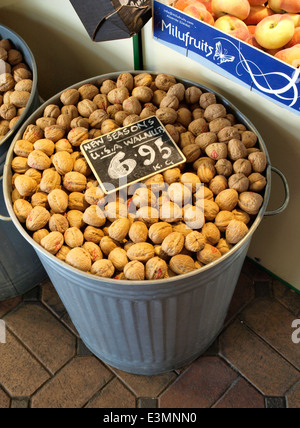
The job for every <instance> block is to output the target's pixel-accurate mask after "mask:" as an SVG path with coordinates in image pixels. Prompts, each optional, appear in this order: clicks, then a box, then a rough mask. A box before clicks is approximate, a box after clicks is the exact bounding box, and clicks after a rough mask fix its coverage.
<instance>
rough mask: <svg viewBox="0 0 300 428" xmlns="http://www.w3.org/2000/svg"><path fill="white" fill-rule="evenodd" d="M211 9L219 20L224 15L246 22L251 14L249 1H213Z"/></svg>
mask: <svg viewBox="0 0 300 428" xmlns="http://www.w3.org/2000/svg"><path fill="white" fill-rule="evenodd" d="M211 8H212V12H213V14H214V15H215V16H216V17H217V18H220V17H221V16H223V15H231V16H235V17H236V18H239V19H241V20H244V19H246V18H248V16H249V13H250V4H249V2H248V0H212V2H211Z"/></svg>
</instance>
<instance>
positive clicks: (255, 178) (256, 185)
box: [247, 172, 267, 192]
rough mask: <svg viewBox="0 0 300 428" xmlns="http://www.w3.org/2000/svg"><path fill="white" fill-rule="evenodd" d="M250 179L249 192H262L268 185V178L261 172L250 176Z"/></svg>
mask: <svg viewBox="0 0 300 428" xmlns="http://www.w3.org/2000/svg"><path fill="white" fill-rule="evenodd" d="M248 179H249V183H250V186H249V190H251V192H261V191H262V190H263V189H264V188H265V187H266V185H267V180H266V178H265V177H264V176H263V175H261V174H260V173H259V172H254V173H253V174H251V175H249V177H248ZM247 190H248V189H247Z"/></svg>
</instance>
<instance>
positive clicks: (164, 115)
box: [156, 107, 177, 125]
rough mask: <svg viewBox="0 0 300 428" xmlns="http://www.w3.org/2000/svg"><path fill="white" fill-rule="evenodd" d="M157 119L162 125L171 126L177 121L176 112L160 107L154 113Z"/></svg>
mask: <svg viewBox="0 0 300 428" xmlns="http://www.w3.org/2000/svg"><path fill="white" fill-rule="evenodd" d="M156 116H157V118H158V119H159V120H160V121H161V122H162V124H163V125H167V124H173V123H175V122H176V120H177V112H176V111H175V110H173V109H172V108H169V107H162V108H159V109H158V110H157V111H156Z"/></svg>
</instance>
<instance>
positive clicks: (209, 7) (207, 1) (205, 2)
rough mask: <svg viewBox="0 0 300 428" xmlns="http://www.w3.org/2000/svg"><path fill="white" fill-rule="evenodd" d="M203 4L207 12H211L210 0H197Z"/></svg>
mask: <svg viewBox="0 0 300 428" xmlns="http://www.w3.org/2000/svg"><path fill="white" fill-rule="evenodd" d="M198 1H200V2H201V3H203V4H204V6H205V7H206V9H207V10H208V12H209V13H212V8H211V0H198Z"/></svg>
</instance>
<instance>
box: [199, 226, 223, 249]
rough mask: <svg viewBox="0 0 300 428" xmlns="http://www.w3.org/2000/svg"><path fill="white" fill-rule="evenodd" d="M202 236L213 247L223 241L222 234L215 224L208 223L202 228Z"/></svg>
mask: <svg viewBox="0 0 300 428" xmlns="http://www.w3.org/2000/svg"><path fill="white" fill-rule="evenodd" d="M202 234H203V236H204V237H205V239H206V242H207V243H208V244H211V245H216V244H217V243H218V242H219V240H220V239H221V233H220V231H219V229H218V228H217V226H216V225H215V224H214V223H210V222H208V223H206V224H205V225H204V226H203V228H202Z"/></svg>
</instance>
